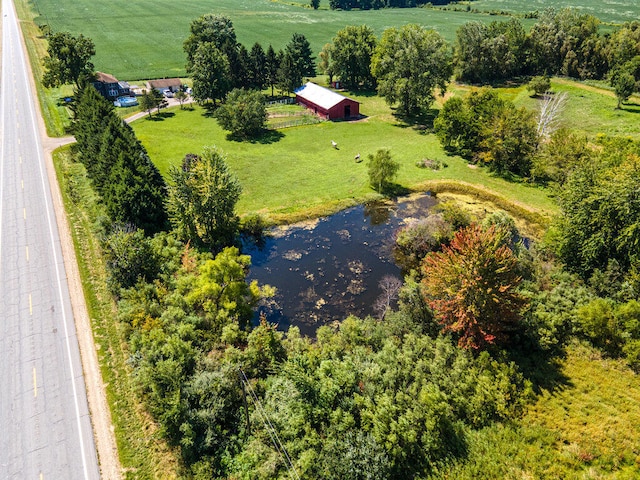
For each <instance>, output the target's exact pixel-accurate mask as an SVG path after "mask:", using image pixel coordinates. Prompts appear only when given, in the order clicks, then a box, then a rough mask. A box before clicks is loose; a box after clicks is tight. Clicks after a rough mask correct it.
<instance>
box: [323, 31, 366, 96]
mask: <svg viewBox="0 0 640 480" xmlns="http://www.w3.org/2000/svg"><path fill="white" fill-rule="evenodd" d="M376 44H377V39H376V36H375V34H374V32H373V30H372V29H371V27H368V26H367V25H360V26H357V27H356V26H347V27H345V28H343V29H342V30H340V31H338V33H337V34H336V36H335V37H334V38H333V47H332V49H331V63H330V65H331V67H332V68H331V72H332V73H333V74H335V75H337V76H338V77H339V78H340V80H341V81H342V82H343V83H344V84H345V86H347V87H349V88H360V87H364V88H371V87H373V86H374V84H375V79H374V78H373V75H372V73H371V57H372V56H373V52H374V51H375V48H376Z"/></svg>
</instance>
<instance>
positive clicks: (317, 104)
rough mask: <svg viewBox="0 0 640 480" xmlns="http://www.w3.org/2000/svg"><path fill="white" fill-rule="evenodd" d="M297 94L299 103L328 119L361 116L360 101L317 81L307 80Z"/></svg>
mask: <svg viewBox="0 0 640 480" xmlns="http://www.w3.org/2000/svg"><path fill="white" fill-rule="evenodd" d="M295 94H296V102H298V104H300V105H303V106H305V107H307V108H308V109H310V110H313V111H314V112H315V113H317V114H318V115H320V116H321V117H324V118H326V119H327V120H343V119H344V120H348V119H349V118H357V117H359V116H360V103H358V102H356V101H355V100H352V99H350V98H348V97H345V96H343V95H340V94H339V93H336V92H334V91H333V90H329V89H328V88H324V87H321V86H320V85H316V84H315V83H311V82H307V83H306V84H305V85H303V86H302V87H300V88H298V89H297V90H296V91H295Z"/></svg>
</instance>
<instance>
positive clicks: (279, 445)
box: [239, 368, 300, 480]
mask: <svg viewBox="0 0 640 480" xmlns="http://www.w3.org/2000/svg"><path fill="white" fill-rule="evenodd" d="M239 370H240V373H241V375H242V376H241V377H240V380H241V381H242V383H243V386H246V388H247V390H248V391H249V396H250V397H251V400H252V401H253V404H254V405H255V407H256V409H257V410H258V412H259V413H260V415H261V416H262V421H263V423H264V426H265V428H266V429H267V432H268V433H269V436H270V437H271V442H272V443H273V446H274V447H276V450H277V451H278V453H279V454H280V458H282V460H283V462H284V464H285V466H286V467H287V470H288V471H289V475H290V476H291V477H292V478H295V479H296V480H300V476H299V475H298V472H297V471H296V467H295V466H294V465H293V462H292V461H291V457H289V453H288V452H287V449H286V448H285V447H284V445H283V444H282V442H281V441H280V437H279V436H278V432H277V431H276V429H275V427H274V426H273V424H272V423H271V420H269V416H268V415H267V412H265V410H264V408H263V407H262V403H261V402H260V399H259V398H258V396H257V395H256V392H254V391H253V388H252V387H251V384H250V383H249V379H248V378H247V375H246V374H245V373H244V371H243V370H242V368H239ZM285 457H286V460H285Z"/></svg>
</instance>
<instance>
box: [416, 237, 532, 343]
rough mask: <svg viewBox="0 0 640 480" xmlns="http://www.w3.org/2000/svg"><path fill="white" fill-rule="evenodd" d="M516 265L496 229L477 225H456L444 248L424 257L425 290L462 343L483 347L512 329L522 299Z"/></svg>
mask: <svg viewBox="0 0 640 480" xmlns="http://www.w3.org/2000/svg"><path fill="white" fill-rule="evenodd" d="M517 265H518V259H517V257H516V256H515V255H514V253H513V251H512V250H511V249H510V248H509V247H508V246H507V245H506V244H505V242H504V239H503V238H502V236H501V235H500V234H499V231H498V230H496V228H495V227H490V228H488V229H486V230H483V229H482V227H480V226H479V225H472V226H470V227H468V228H466V229H463V230H460V231H459V232H458V233H456V234H455V236H454V238H453V240H452V241H451V244H450V245H449V246H447V247H444V249H443V251H442V252H433V253H430V254H428V255H427V256H426V257H425V260H424V263H423V266H422V269H423V274H424V279H423V280H422V285H423V287H424V293H425V296H426V298H427V301H428V302H429V305H430V306H431V308H432V309H433V310H434V311H435V312H436V315H437V318H438V319H439V321H440V322H441V323H442V325H443V326H444V329H445V330H447V331H451V332H454V333H455V334H457V335H459V341H458V344H459V345H460V346H461V347H464V348H472V349H479V348H484V347H486V346H487V345H489V344H493V343H496V342H502V341H505V340H506V339H507V338H508V336H509V334H510V333H511V332H513V330H514V328H515V326H516V325H517V323H518V321H519V319H520V310H521V308H522V307H523V305H524V302H523V299H522V297H521V296H520V295H519V294H518V292H517V287H518V284H519V283H520V280H521V278H520V276H519V274H518V269H517Z"/></svg>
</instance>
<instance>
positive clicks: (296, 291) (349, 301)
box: [244, 194, 436, 336]
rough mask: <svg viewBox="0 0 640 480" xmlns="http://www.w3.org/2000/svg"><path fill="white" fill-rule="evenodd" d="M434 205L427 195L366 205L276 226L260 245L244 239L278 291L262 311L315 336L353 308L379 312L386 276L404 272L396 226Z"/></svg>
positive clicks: (264, 278) (253, 276)
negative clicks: (396, 242) (395, 254)
mask: <svg viewBox="0 0 640 480" xmlns="http://www.w3.org/2000/svg"><path fill="white" fill-rule="evenodd" d="M435 203H436V200H435V198H434V197H432V196H430V195H428V194H423V195H419V196H413V197H412V198H409V199H402V200H400V201H399V202H397V203H390V204H380V203H375V204H367V205H361V206H357V207H353V208H350V209H347V210H344V211H342V212H340V213H337V214H335V215H332V216H330V217H326V218H322V219H319V220H318V221H317V222H315V223H313V224H311V225H293V226H290V227H287V228H286V229H276V230H274V231H273V232H272V234H273V236H271V237H268V238H267V239H266V241H265V244H264V245H263V246H262V247H261V248H258V247H256V246H248V245H245V248H244V253H247V254H249V255H251V260H252V266H251V270H250V273H249V279H250V280H258V282H259V283H260V284H269V285H272V286H274V287H276V288H277V290H278V292H277V294H276V297H275V298H274V299H272V302H271V303H270V305H263V306H261V307H260V312H262V313H264V314H265V315H266V316H267V319H268V320H269V321H270V322H272V323H278V324H279V328H280V329H282V330H286V329H287V328H288V327H289V326H290V325H296V326H298V327H299V328H300V330H301V332H302V333H303V334H306V335H309V336H313V335H315V330H316V329H317V328H318V327H319V326H321V325H323V324H326V323H330V322H333V321H336V320H343V319H344V318H345V317H347V316H348V315H350V314H353V315H357V316H360V317H362V316H366V315H369V314H373V313H374V312H373V308H372V305H373V303H374V301H375V300H376V298H377V297H378V296H379V295H380V293H381V292H380V289H379V286H378V284H379V282H380V280H381V279H382V278H383V277H384V276H386V275H392V276H396V277H398V278H401V272H400V268H399V267H398V266H397V265H396V264H395V262H394V260H393V254H392V247H393V242H394V234H395V232H396V231H397V230H398V229H399V228H400V227H402V226H403V225H404V224H405V222H407V221H408V220H409V219H411V218H418V217H424V216H425V215H427V214H428V211H429V209H430V208H431V207H432V206H433V205H435Z"/></svg>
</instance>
